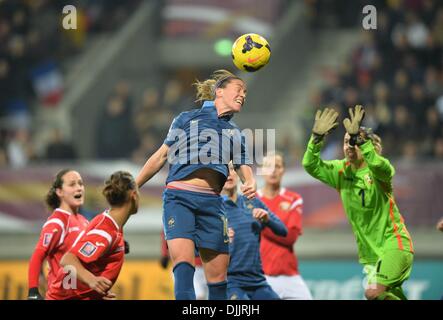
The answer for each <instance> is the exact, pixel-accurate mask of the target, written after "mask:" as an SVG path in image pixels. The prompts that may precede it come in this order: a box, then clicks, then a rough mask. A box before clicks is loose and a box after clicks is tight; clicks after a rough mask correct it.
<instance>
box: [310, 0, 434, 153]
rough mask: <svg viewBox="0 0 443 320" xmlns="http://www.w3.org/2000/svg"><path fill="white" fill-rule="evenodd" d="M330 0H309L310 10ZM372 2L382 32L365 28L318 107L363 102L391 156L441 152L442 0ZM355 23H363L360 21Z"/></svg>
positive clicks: (339, 16)
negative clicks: (368, 30) (369, 30)
mask: <svg viewBox="0 0 443 320" xmlns="http://www.w3.org/2000/svg"><path fill="white" fill-rule="evenodd" d="M327 2H328V1H326V0H317V1H307V5H308V6H309V7H310V8H311V10H314V9H313V8H312V7H314V8H316V9H321V8H322V7H324V6H325V5H326V3H327ZM356 2H358V1H356ZM373 4H374V5H375V6H376V7H377V14H378V28H377V32H364V33H363V35H362V37H361V39H362V40H361V43H360V44H359V45H358V46H356V48H355V49H354V50H353V51H352V53H351V54H350V57H351V59H349V60H348V61H351V63H345V64H344V65H342V66H340V68H339V69H338V70H337V71H330V72H329V73H327V74H325V76H327V77H325V80H326V83H327V86H326V87H325V88H324V89H323V90H322V92H321V96H322V101H321V103H317V106H318V105H339V106H341V111H342V112H343V111H346V110H347V108H348V107H351V106H353V105H355V104H364V105H365V106H366V108H367V114H366V119H365V124H366V125H368V126H372V127H373V129H374V130H376V132H377V133H379V134H380V135H381V136H382V137H383V139H384V144H385V146H386V148H385V150H386V153H388V155H389V156H394V157H395V156H396V157H406V158H407V159H409V160H414V159H420V158H424V157H441V156H442V154H443V150H441V149H443V146H441V145H440V144H441V140H440V139H441V137H442V136H443V130H442V129H441V127H442V119H443V72H442V67H443V58H442V57H443V55H442V53H443V3H441V2H439V1H436V0H423V1H387V2H385V1H375V2H374V3H373ZM314 11H315V10H314ZM334 15H336V19H337V20H340V19H346V14H345V13H344V12H341V11H335V12H334ZM320 16H321V15H320ZM316 19H320V17H319V16H318V17H316ZM317 26H322V23H321V22H318V23H317ZM353 26H355V27H360V26H359V25H358V23H357V22H356V23H355V24H353ZM399 137H401V138H399ZM418 141H420V143H418ZM440 159H441V158H440Z"/></svg>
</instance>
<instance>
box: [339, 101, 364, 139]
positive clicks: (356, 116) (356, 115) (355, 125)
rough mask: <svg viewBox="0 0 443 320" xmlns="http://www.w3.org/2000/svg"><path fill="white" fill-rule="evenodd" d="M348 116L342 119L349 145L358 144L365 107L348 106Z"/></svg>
mask: <svg viewBox="0 0 443 320" xmlns="http://www.w3.org/2000/svg"><path fill="white" fill-rule="evenodd" d="M349 117H350V118H351V119H349V118H346V119H345V120H343V125H344V126H345V129H346V132H347V133H349V135H350V136H351V139H350V140H349V144H350V145H355V144H359V143H358V137H359V133H360V125H361V122H362V121H363V118H364V117H365V109H363V107H362V106H361V105H356V106H355V108H354V110H352V108H349Z"/></svg>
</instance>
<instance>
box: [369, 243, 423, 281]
mask: <svg viewBox="0 0 443 320" xmlns="http://www.w3.org/2000/svg"><path fill="white" fill-rule="evenodd" d="M413 259H414V255H413V254H412V253H411V252H408V251H403V250H388V251H386V252H385V253H384V254H383V256H382V257H381V258H380V259H379V260H378V261H377V263H376V264H375V265H371V264H366V265H365V266H364V268H363V272H364V273H365V274H366V275H367V280H368V284H374V283H379V284H381V285H384V286H386V287H389V288H395V287H399V286H401V285H402V283H403V282H404V281H405V280H407V279H408V278H409V276H410V274H411V271H412V261H413Z"/></svg>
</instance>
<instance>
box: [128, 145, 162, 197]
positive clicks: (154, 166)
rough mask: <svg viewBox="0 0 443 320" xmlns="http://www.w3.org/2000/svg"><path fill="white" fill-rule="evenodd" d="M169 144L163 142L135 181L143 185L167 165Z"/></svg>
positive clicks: (140, 185) (139, 185)
mask: <svg viewBox="0 0 443 320" xmlns="http://www.w3.org/2000/svg"><path fill="white" fill-rule="evenodd" d="M168 151H169V146H168V145H166V144H163V145H162V146H161V147H160V148H159V149H158V150H157V151H156V152H155V153H154V154H153V155H152V156H151V157H150V158H149V159H148V160H147V161H146V163H145V165H144V166H143V168H142V169H141V171H140V172H139V174H138V176H137V178H136V179H135V181H136V182H137V185H138V187H139V188H140V187H142V186H143V185H144V184H145V183H146V182H147V181H149V179H151V178H152V177H153V176H154V175H155V174H156V173H157V172H158V171H160V169H161V168H162V167H163V166H164V165H165V163H166V160H167V159H168Z"/></svg>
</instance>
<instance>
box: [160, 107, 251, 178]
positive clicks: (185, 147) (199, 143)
mask: <svg viewBox="0 0 443 320" xmlns="http://www.w3.org/2000/svg"><path fill="white" fill-rule="evenodd" d="M231 118H232V114H228V115H222V116H218V114H217V110H216V108H215V104H214V101H205V102H204V103H203V106H202V107H201V108H200V109H194V110H191V111H186V112H182V113H180V115H178V116H177V117H176V118H175V119H174V121H173V122H172V124H171V127H170V129H169V133H168V136H167V137H166V140H165V141H164V143H165V144H166V145H168V146H169V147H170V149H169V152H168V162H169V164H170V166H169V175H168V178H167V179H166V183H169V182H171V181H176V180H181V179H183V178H185V177H187V176H188V175H190V174H191V173H192V172H194V171H196V170H198V169H201V168H210V169H212V170H215V171H217V172H219V173H221V174H222V175H223V176H224V177H225V180H226V178H227V177H228V175H229V168H228V164H229V162H230V161H231V160H232V161H233V164H234V166H235V167H238V166H240V165H243V164H252V163H251V161H250V160H249V157H248V150H247V146H246V140H245V137H244V135H243V134H242V133H241V132H240V129H239V128H238V126H237V125H236V124H235V123H234V122H232V121H231ZM224 182H225V181H223V183H224Z"/></svg>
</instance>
